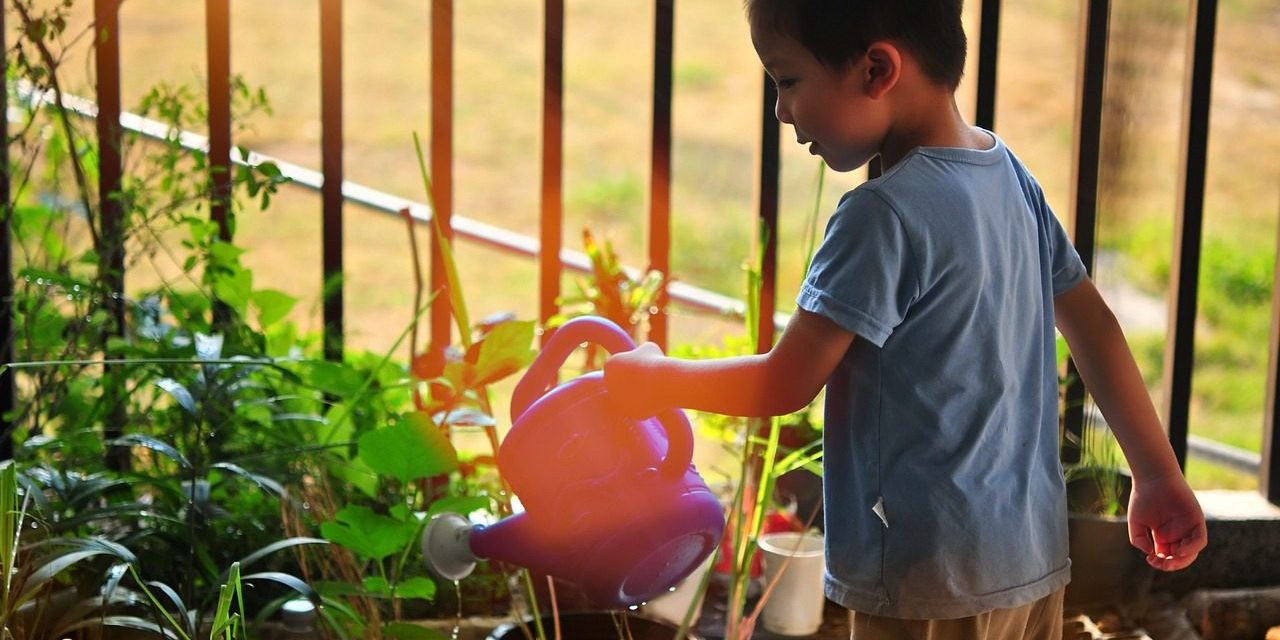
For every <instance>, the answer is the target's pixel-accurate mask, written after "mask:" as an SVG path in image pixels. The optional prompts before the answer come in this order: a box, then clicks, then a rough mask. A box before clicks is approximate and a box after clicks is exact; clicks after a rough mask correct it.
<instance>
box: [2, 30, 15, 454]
mask: <svg viewBox="0 0 1280 640" xmlns="http://www.w3.org/2000/svg"><path fill="white" fill-rule="evenodd" d="M5 13H7V12H6V11H0V67H2V68H6V69H7V68H8V64H9V60H8V51H9V45H8V42H7V38H6V37H5V34H7V33H8V31H6V26H5V19H4V17H5ZM0 104H2V105H8V104H9V86H8V83H5V82H0ZM0 133H3V135H4V144H0V362H13V247H12V246H10V243H11V242H13V236H12V234H11V233H10V231H9V230H10V228H11V227H10V225H11V224H12V223H13V209H12V208H11V207H10V206H9V196H10V191H9V181H10V179H11V178H12V176H11V174H10V172H9V110H8V109H0ZM14 392H15V387H14V374H13V369H10V368H8V367H6V368H5V369H4V370H3V371H0V460H9V459H12V458H13V431H14V423H13V422H12V421H11V420H10V419H9V418H8V416H9V415H11V412H12V411H13V409H14V406H15V398H14Z"/></svg>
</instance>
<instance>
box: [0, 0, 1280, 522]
mask: <svg viewBox="0 0 1280 640" xmlns="http://www.w3.org/2000/svg"><path fill="white" fill-rule="evenodd" d="M119 2H120V0H94V9H95V18H96V20H97V25H98V27H97V28H96V29H95V30H96V32H98V33H99V34H100V37H98V38H96V39H95V43H94V48H95V60H96V72H97V73H96V78H97V86H96V92H97V96H96V99H95V102H96V108H95V111H96V112H97V116H98V117H97V131H98V136H99V144H100V147H101V149H102V150H103V152H102V153H101V154H100V157H99V168H98V170H99V175H100V176H101V187H100V188H101V190H102V196H101V198H102V203H103V211H102V215H103V230H104V232H107V233H118V232H119V224H120V220H121V215H122V212H120V211H119V210H118V209H119V206H118V203H117V202H114V201H113V199H111V198H109V197H107V194H109V193H110V192H111V190H112V189H115V188H118V185H119V182H120V177H121V172H122V166H121V159H120V158H119V154H118V153H117V152H116V151H114V150H118V149H119V141H120V130H121V126H128V125H129V116H128V114H123V113H122V112H121V107H120V100H119V94H120V68H119V67H120V63H119V42H118V40H117V37H118V25H117V19H118V11H119ZM454 2H455V0H431V3H430V12H431V16H432V26H431V33H430V39H431V52H432V55H431V61H432V62H431V69H430V77H431V95H432V99H431V105H432V109H431V136H430V139H431V147H430V171H431V175H432V176H433V178H434V182H435V191H434V202H433V205H434V207H433V208H431V207H427V206H426V205H424V204H422V203H417V202H411V201H408V200H405V199H403V198H398V197H396V196H392V195H389V194H383V193H380V192H376V191H374V190H371V189H367V188H365V187H362V186H360V185H355V184H351V183H349V182H346V181H345V180H344V178H343V143H342V140H343V128H342V126H343V116H342V99H341V97H342V64H341V63H342V18H341V17H342V0H320V1H319V10H320V17H321V19H320V25H321V39H320V47H321V52H320V72H321V73H320V75H321V96H322V99H321V103H322V111H321V123H322V162H321V164H322V169H321V171H320V172H318V173H317V172H315V171H311V170H308V169H305V168H302V167H297V166H295V165H291V164H289V163H287V162H282V161H279V160H276V161H277V162H278V163H279V164H280V166H281V168H282V169H284V170H286V173H287V174H288V175H290V176H291V177H293V178H294V179H295V181H296V182H297V183H299V184H303V185H306V186H309V187H311V188H314V189H317V190H319V191H320V192H321V196H322V202H323V204H322V211H323V220H324V223H323V231H322V235H323V241H322V242H323V250H322V256H323V257H322V265H320V267H321V270H322V274H323V278H324V281H325V282H333V281H335V279H337V277H338V276H340V274H341V273H342V269H343V263H342V258H343V256H342V234H343V230H342V215H341V212H342V206H343V203H344V202H345V201H347V200H350V201H353V202H358V203H360V204H363V205H365V206H368V207H370V208H373V209H375V210H379V211H397V212H398V211H399V210H400V209H401V208H405V207H407V208H409V210H410V211H411V213H412V214H413V215H414V217H415V218H416V219H419V220H427V219H429V218H430V216H436V217H437V218H438V220H439V222H440V223H441V227H442V229H443V231H444V233H445V234H446V236H448V237H453V236H454V235H457V236H459V237H462V238H466V239H470V240H475V241H478V242H482V243H485V244H488V245H490V246H494V247H497V248H500V249H502V250H504V251H510V252H512V253H517V254H521V255H526V256H537V258H538V264H539V276H538V281H539V287H538V290H539V293H538V296H539V318H540V319H541V320H546V319H548V318H550V317H551V316H552V315H554V314H555V312H556V311H557V309H556V299H557V298H558V297H559V294H560V292H559V286H560V275H561V273H562V272H563V270H564V269H566V268H567V269H574V270H580V269H583V268H584V267H585V256H583V255H582V254H580V253H578V252H574V251H568V250H566V249H564V247H563V243H562V216H563V206H562V184H563V172H562V169H563V167H562V165H563V155H562V133H563V121H564V113H563V109H562V104H563V82H562V76H563V59H564V56H563V53H564V38H563V36H564V3H563V0H545V2H544V26H545V29H544V61H543V63H544V70H543V71H544V73H543V102H542V105H543V109H542V181H541V202H542V207H541V215H540V223H539V233H538V238H537V239H536V240H534V239H533V238H529V237H526V236H521V235H518V234H513V233H510V232H508V231H504V230H501V229H497V228H494V227H491V226H489V225H484V224H483V223H480V222H478V221H476V220H471V219H468V218H465V217H463V216H457V215H454V212H453V193H452V186H453V167H452V157H453V153H452V144H453V142H452V126H453V111H452V109H453V7H454ZM1189 2H1190V5H1189V6H1190V11H1189V14H1188V16H1189V17H1188V24H1187V32H1188V34H1189V40H1188V41H1189V42H1190V46H1189V47H1188V50H1187V65H1186V66H1187V77H1186V80H1185V83H1184V99H1183V109H1182V137H1183V140H1182V144H1181V145H1180V148H1179V154H1180V155H1179V166H1180V172H1179V200H1178V206H1177V212H1176V226H1175V248H1174V256H1175V257H1174V261H1173V266H1172V274H1171V282H1170V292H1171V301H1170V302H1171V304H1170V331H1169V336H1168V339H1167V344H1166V357H1165V362H1166V367H1165V380H1164V386H1165V389H1166V393H1165V394H1164V397H1165V402H1164V407H1163V409H1164V411H1163V413H1164V418H1165V421H1166V425H1167V427H1168V430H1169V438H1170V442H1171V443H1172V445H1173V448H1174V451H1175V453H1176V454H1177V456H1178V460H1179V462H1180V463H1181V464H1183V465H1184V466H1185V464H1186V457H1187V453H1188V450H1189V448H1191V447H1192V446H1195V445H1196V443H1198V442H1199V439H1197V438H1193V437H1190V435H1189V429H1188V426H1189V420H1190V416H1189V414H1190V411H1189V407H1190V399H1191V379H1192V372H1193V371H1192V370H1193V357H1192V356H1193V353H1194V345H1195V320H1196V306H1197V305H1196V302H1197V294H1198V291H1197V284H1198V282H1197V279H1198V275H1199V271H1200V245H1201V241H1202V227H1203V219H1204V195H1205V173H1206V172H1205V169H1206V155H1207V140H1208V131H1209V124H1210V115H1209V104H1210V99H1211V91H1212V84H1213V83H1212V78H1213V58H1214V45H1215V37H1216V30H1217V12H1218V3H1217V1H1216V0H1189ZM980 5H981V6H980V12H979V28H978V33H977V34H976V36H977V38H976V39H977V43H978V45H977V54H978V64H977V77H976V85H977V96H976V99H977V104H976V114H977V116H976V123H977V124H979V125H981V126H984V127H988V128H992V129H995V128H996V127H995V105H996V68H997V63H998V61H999V31H1000V17H1001V15H1000V14H1001V11H1000V9H1001V1H1000V0H981V2H980ZM651 6H652V8H653V11H654V13H653V19H654V21H653V24H654V43H655V46H654V51H653V62H654V65H653V68H654V77H653V91H652V97H653V103H652V114H653V118H652V123H653V124H652V139H651V146H650V150H651V162H650V169H651V170H650V176H651V178H650V184H649V198H648V201H649V203H650V210H649V216H648V227H649V233H648V238H649V240H648V249H647V253H648V265H647V266H648V267H649V268H653V269H659V270H661V271H663V272H664V273H666V272H668V271H669V267H670V250H671V231H670V230H671V226H670V213H671V212H670V180H669V178H670V172H671V119H670V118H671V101H672V76H673V74H672V69H673V64H674V62H673V55H672V52H673V48H672V41H673V32H674V29H673V26H674V20H675V11H674V9H675V0H654V3H653V4H652V5H651ZM1080 7H1081V12H1080V15H1081V28H1080V39H1079V53H1080V57H1079V61H1078V65H1077V71H1078V76H1077V94H1076V119H1075V136H1074V138H1075V145H1074V153H1073V179H1072V198H1071V206H1070V217H1069V220H1070V221H1071V224H1070V231H1071V234H1072V237H1073V241H1074V243H1075V245H1076V248H1077V250H1078V251H1079V252H1080V255H1081V257H1082V259H1084V261H1085V264H1086V266H1087V267H1088V268H1089V270H1090V271H1091V272H1092V270H1093V267H1094V256H1095V249H1096V229H1097V223H1098V221H1097V213H1098V211H1097V199H1098V176H1099V168H1100V154H1101V144H1100V140H1101V136H1102V126H1101V122H1102V110H1103V86H1104V82H1105V78H1106V68H1107V64H1106V62H1107V40H1108V37H1109V33H1110V15H1111V2H1110V0H1080ZM206 9H207V14H206V31H207V33H206V38H207V42H208V47H207V55H208V63H209V69H210V83H209V130H210V135H209V137H208V138H207V140H200V139H198V138H191V139H190V144H191V148H192V149H193V150H207V152H208V153H209V154H210V155H209V158H210V161H209V165H210V169H211V171H212V172H213V175H215V176H217V175H219V173H221V174H222V175H228V176H229V175H230V172H229V169H230V166H231V163H232V162H233V159H232V158H231V154H230V148H231V146H230V100H231V95H230V90H229V88H228V86H229V85H228V83H227V82H228V79H229V63H228V61H229V57H230V44H229V43H230V37H229V31H230V20H229V19H228V15H229V11H230V8H229V0H206ZM3 27H4V25H3V16H2V15H0V32H3ZM762 77H763V76H762ZM775 99H776V98H775V95H774V93H773V89H772V84H771V83H770V82H768V81H764V82H762V83H761V93H760V105H761V109H760V120H759V124H760V141H761V145H760V148H761V155H760V158H759V160H760V162H759V164H758V166H759V168H760V169H759V171H760V172H759V176H758V180H757V185H758V187H757V189H758V191H757V193H756V194H755V196H756V211H757V213H756V215H757V217H758V226H760V227H762V228H763V229H765V230H767V231H766V232H765V234H764V237H765V238H766V244H765V247H764V250H763V252H762V254H763V260H762V265H761V266H762V276H763V278H762V280H763V281H762V292H761V311H762V313H761V314H760V318H761V319H760V326H759V327H758V328H759V331H760V335H761V337H762V342H763V343H764V344H765V345H767V344H770V343H771V342H772V340H773V336H774V335H775V329H776V327H777V322H779V321H780V320H781V318H779V317H778V315H777V314H776V313H775V303H776V273H777V265H776V260H777V253H776V250H777V246H776V245H777V237H778V234H777V233H776V230H777V220H778V181H779V173H780V159H779V148H778V137H779V126H778V123H777V121H776V120H775V119H774V117H773V103H774V101H775ZM89 108H90V107H89V106H87V105H86V106H85V109H89ZM3 116H7V113H4V112H3V111H0V117H3ZM0 125H5V126H7V117H6V118H5V122H0ZM139 126H141V123H139ZM165 133H166V134H167V132H165ZM250 161H251V162H252V161H254V160H253V159H252V158H251V159H250ZM3 166H5V167H7V166H8V164H7V163H4V165H3ZM0 182H4V183H5V184H4V185H3V188H6V189H7V187H8V184H7V183H8V181H7V176H6V179H5V180H3V181H0ZM220 189H225V186H218V185H215V193H214V196H213V202H212V205H213V206H212V207H211V210H212V216H213V218H214V219H215V220H218V221H220V222H222V221H223V220H224V219H225V218H224V217H220V216H225V209H224V208H220V207H221V205H222V204H223V203H224V202H225V195H224V191H222V190H220ZM224 228H225V227H224ZM4 232H5V233H7V230H5V231H4ZM0 240H7V238H0ZM0 244H4V246H5V249H4V250H6V251H7V250H8V242H7V241H6V242H3V243H0ZM118 244H119V243H117V246H118ZM0 257H6V258H7V256H0ZM106 258H107V259H108V260H109V261H110V263H111V264H119V265H121V270H120V273H121V274H122V273H123V270H122V265H123V256H107V257H106ZM2 262H3V264H0V269H2V270H3V273H2V274H0V276H3V277H0V280H2V281H4V282H5V286H11V284H9V282H10V280H11V277H12V274H11V271H10V265H9V260H7V259H5V260H3V261H2ZM338 281H340V280H338ZM121 282H122V281H121ZM444 282H445V274H444V270H443V262H442V256H441V255H440V254H439V248H438V246H437V244H436V243H432V260H431V285H430V286H431V288H432V290H436V289H439V288H441V287H442V286H444ZM119 289H121V290H122V289H123V287H122V286H120V287H119ZM7 291H8V292H9V293H10V294H11V289H9V290H7ZM332 291H333V293H332V294H331V295H328V296H327V297H326V299H325V300H324V304H323V316H324V326H325V342H324V344H325V353H326V354H327V355H328V356H329V357H333V358H337V357H341V354H342V336H343V324H342V317H343V313H344V309H343V305H342V300H343V296H342V291H341V287H336V288H333V289H332ZM1277 298H1280V296H1277ZM671 302H675V303H680V304H687V305H690V306H692V307H694V308H698V309H704V310H711V311H713V312H716V313H737V312H740V311H741V305H740V303H736V302H735V301H732V300H730V299H728V298H725V297H724V296H716V295H714V294H711V293H709V292H705V291H701V290H698V289H696V288H694V287H689V286H687V285H682V284H679V283H673V284H671V285H670V287H669V288H666V289H665V290H664V291H663V292H662V295H660V297H659V300H658V305H659V307H660V308H661V309H665V307H666V305H667V304H669V303H671ZM112 311H113V313H117V314H122V313H123V309H122V308H121V309H113V310H112ZM450 314H451V310H450V308H449V306H448V304H447V299H445V298H443V297H442V298H441V299H440V300H438V301H437V304H433V306H432V309H431V319H430V323H431V344H432V345H435V347H434V348H437V349H440V348H443V347H444V345H447V344H448V343H449V342H450V325H451V316H450ZM0 316H3V319H2V320H0V330H4V329H9V328H11V325H6V324H4V323H9V322H11V318H10V317H9V316H10V314H8V313H4V314H0ZM119 326H123V323H120V325H119ZM1272 335H1273V337H1272V340H1271V344H1270V346H1269V348H1270V352H1269V354H1270V357H1271V359H1270V364H1269V366H1268V383H1267V388H1268V393H1267V405H1266V413H1265V425H1264V446H1263V451H1262V454H1261V455H1260V456H1259V457H1258V458H1257V461H1256V465H1257V468H1258V469H1259V471H1258V472H1259V474H1260V484H1261V491H1262V493H1263V494H1264V495H1266V496H1267V497H1268V499H1270V500H1272V501H1273V502H1280V466H1277V465H1275V464H1273V461H1274V460H1276V457H1277V456H1280V441H1278V440H1277V439H1276V438H1274V431H1275V425H1276V423H1277V422H1278V421H1280V420H1278V418H1280V406H1278V405H1280V403H1278V402H1277V400H1276V399H1277V396H1278V395H1280V391H1278V388H1280V376H1278V375H1277V368H1278V367H1280V358H1278V357H1277V352H1278V351H1280V302H1278V303H1277V304H1276V309H1275V311H1274V312H1273V315H1272ZM649 338H650V339H652V340H654V341H655V342H658V343H659V344H665V342H666V340H667V325H666V318H665V315H664V314H661V313H660V314H659V315H658V316H657V317H655V318H654V321H653V322H652V325H651V333H650V335H649ZM0 355H3V356H6V359H11V358H8V357H7V356H9V355H11V354H0ZM5 375H10V374H5ZM12 382H13V381H12V378H11V377H0V403H3V402H5V401H6V398H7V401H8V402H9V403H10V404H9V405H6V406H5V407H0V410H3V409H6V408H7V406H11V404H12V394H11V389H12ZM5 393H8V394H9V395H8V396H5V395H4V394H5ZM1083 395H1084V390H1083V389H1082V388H1081V387H1080V386H1079V385H1074V386H1072V387H1071V388H1069V390H1068V402H1067V406H1068V407H1075V408H1073V409H1071V410H1069V411H1068V412H1067V414H1066V416H1065V418H1064V419H1065V422H1066V428H1067V430H1068V431H1069V432H1072V433H1074V434H1079V433H1080V431H1081V430H1082V428H1083V424H1084V408H1083V407H1084V403H1083V402H1079V401H1078V400H1079V399H1081V398H1083ZM1195 449H1196V451H1197V452H1198V453H1199V454H1201V455H1205V456H1206V457H1209V458H1211V459H1213V458H1214V454H1212V453H1204V452H1207V451H1210V450H1217V449H1216V448H1215V447H1213V446H1195ZM1220 453H1221V452H1220ZM1237 453H1239V452H1230V451H1228V452H1227V453H1223V454H1222V455H1217V456H1216V459H1218V460H1219V461H1227V462H1230V463H1231V464H1235V465H1237V466H1242V465H1245V464H1246V462H1247V466H1248V467H1249V468H1252V467H1253V464H1254V462H1253V458H1251V457H1248V456H1243V457H1242V456H1240V455H1237ZM1064 455H1070V454H1069V453H1068V452H1066V451H1064ZM1245 458H1248V460H1247V461H1246V460H1245ZM1232 461H1234V462H1232ZM1242 468H1243V467H1242Z"/></svg>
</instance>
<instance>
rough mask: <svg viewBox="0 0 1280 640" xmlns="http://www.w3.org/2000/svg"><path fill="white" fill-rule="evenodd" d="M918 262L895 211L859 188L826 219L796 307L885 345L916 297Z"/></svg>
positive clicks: (872, 341) (797, 298) (876, 197)
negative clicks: (825, 228) (916, 263)
mask: <svg viewBox="0 0 1280 640" xmlns="http://www.w3.org/2000/svg"><path fill="white" fill-rule="evenodd" d="M914 260H915V258H914V256H913V254H912V251H911V245H910V240H909V238H908V235H907V231H906V229H904V228H903V226H902V221H901V219H900V218H899V216H898V214H897V212H895V211H894V210H893V208H892V206H890V205H889V203H887V202H885V201H884V199H883V198H881V196H879V195H878V194H876V193H874V192H873V191H871V190H869V189H855V190H854V191H852V192H850V193H848V194H846V195H845V197H844V198H843V199H841V201H840V205H839V207H837V209H836V212H835V213H834V214H832V216H831V219H830V221H828V222H827V230H826V234H825V235H824V237H823V240H822V245H821V246H819V247H818V251H817V252H816V253H815V254H814V256H813V262H812V263H811V264H810V266H809V273H808V274H807V275H806V277H805V281H804V284H803V285H802V286H801V288H800V294H799V295H798V296H797V297H796V305H797V306H799V307H800V308H801V309H804V310H805V311H809V312H811V313H816V314H819V315H821V316H824V317H826V318H829V319H831V320H832V321H833V322H835V323H836V324H838V325H840V326H841V327H843V328H844V329H847V330H848V331H851V332H853V333H854V334H856V335H857V336H859V337H861V338H863V339H866V340H868V341H870V342H871V343H873V344H875V345H876V346H877V347H883V346H884V342H885V340H887V339H888V338H889V336H890V335H891V334H892V333H893V330H894V329H895V328H896V327H897V326H898V325H899V324H901V323H902V320H903V318H905V317H906V314H907V309H908V307H909V306H910V305H911V303H912V302H913V301H914V300H915V298H916V296H917V295H918V291H919V278H918V274H917V267H916V265H915V264H914Z"/></svg>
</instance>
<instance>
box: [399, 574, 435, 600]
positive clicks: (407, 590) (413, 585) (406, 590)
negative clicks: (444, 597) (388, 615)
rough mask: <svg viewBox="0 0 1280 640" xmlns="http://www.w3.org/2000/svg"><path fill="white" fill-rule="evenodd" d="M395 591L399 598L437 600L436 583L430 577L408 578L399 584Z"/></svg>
mask: <svg viewBox="0 0 1280 640" xmlns="http://www.w3.org/2000/svg"><path fill="white" fill-rule="evenodd" d="M394 592H395V596H396V597H397V598H418V599H421V600H435V598H436V583H434V582H432V581H431V579H430V578H424V577H417V578H409V579H408V580H404V581H402V582H400V583H399V584H397V585H396V586H395V589H394Z"/></svg>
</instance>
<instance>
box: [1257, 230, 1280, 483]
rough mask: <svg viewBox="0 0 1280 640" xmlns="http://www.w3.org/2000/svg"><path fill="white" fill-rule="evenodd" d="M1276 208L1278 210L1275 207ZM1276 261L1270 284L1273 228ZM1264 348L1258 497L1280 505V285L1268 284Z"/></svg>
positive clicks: (1279, 245) (1279, 261) (1279, 267)
mask: <svg viewBox="0 0 1280 640" xmlns="http://www.w3.org/2000/svg"><path fill="white" fill-rule="evenodd" d="M1277 210H1280V209H1277ZM1276 256H1277V257H1276V262H1275V270H1274V271H1272V273H1274V276H1272V279H1271V282H1272V283H1280V228H1277V230H1276ZM1268 344H1270V349H1268V351H1267V357H1268V362H1267V402H1266V410H1265V411H1266V412H1265V413H1263V416H1262V420H1263V425H1262V466H1261V468H1258V486H1260V488H1261V489H1262V497H1263V498H1266V499H1267V500H1270V502H1271V503H1272V504H1280V438H1276V428H1277V426H1280V287H1276V285H1275V284H1272V291H1271V340H1270V343H1268Z"/></svg>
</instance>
